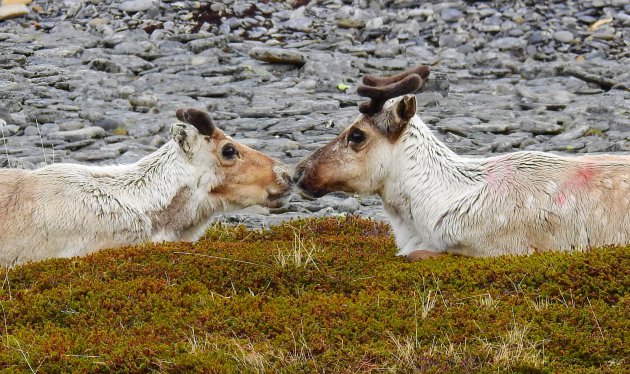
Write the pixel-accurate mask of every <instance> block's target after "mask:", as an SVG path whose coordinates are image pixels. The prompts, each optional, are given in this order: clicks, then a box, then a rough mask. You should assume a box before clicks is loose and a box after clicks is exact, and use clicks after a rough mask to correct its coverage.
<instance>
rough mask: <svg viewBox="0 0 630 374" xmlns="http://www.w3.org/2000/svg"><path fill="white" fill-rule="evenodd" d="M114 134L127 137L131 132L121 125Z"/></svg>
mask: <svg viewBox="0 0 630 374" xmlns="http://www.w3.org/2000/svg"><path fill="white" fill-rule="evenodd" d="M112 134H114V135H122V136H125V135H129V131H127V128H126V127H125V126H124V125H119V126H118V127H116V128H115V129H113V130H112Z"/></svg>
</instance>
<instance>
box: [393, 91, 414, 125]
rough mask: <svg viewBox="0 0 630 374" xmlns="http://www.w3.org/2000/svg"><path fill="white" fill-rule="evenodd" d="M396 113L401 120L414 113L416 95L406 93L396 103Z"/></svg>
mask: <svg viewBox="0 0 630 374" xmlns="http://www.w3.org/2000/svg"><path fill="white" fill-rule="evenodd" d="M396 114H397V115H398V118H400V119H401V120H402V121H405V122H409V120H410V119H411V118H412V117H413V116H415V115H416V97H415V96H414V95H406V96H405V97H403V98H402V100H400V101H399V102H398V103H397V104H396Z"/></svg>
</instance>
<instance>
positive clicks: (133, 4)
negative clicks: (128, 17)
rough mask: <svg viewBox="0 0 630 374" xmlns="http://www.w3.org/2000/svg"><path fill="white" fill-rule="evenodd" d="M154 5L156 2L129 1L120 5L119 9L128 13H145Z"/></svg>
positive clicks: (151, 0) (149, 0) (150, 0)
mask: <svg viewBox="0 0 630 374" xmlns="http://www.w3.org/2000/svg"><path fill="white" fill-rule="evenodd" d="M154 3H155V1H154V0H128V1H123V2H122V3H121V4H120V5H118V9H120V10H122V11H123V12H127V13H136V12H143V11H145V10H149V8H151V7H152V6H153V4H154Z"/></svg>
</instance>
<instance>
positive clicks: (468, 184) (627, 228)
mask: <svg viewBox="0 0 630 374" xmlns="http://www.w3.org/2000/svg"><path fill="white" fill-rule="evenodd" d="M428 75H429V69H428V68H427V67H425V66H420V67H416V68H413V69H410V70H408V71H405V72H403V73H401V74H399V75H396V76H393V77H389V78H379V77H373V76H366V77H365V78H364V79H363V83H364V85H362V86H360V87H359V88H358V89H357V92H358V93H359V95H361V96H365V97H368V98H370V101H369V102H364V103H362V104H361V106H360V111H361V115H360V116H359V117H358V118H357V119H356V120H355V121H354V123H352V124H351V125H350V126H349V127H348V128H347V129H346V130H345V131H343V132H342V133H341V134H340V135H339V136H337V137H336V138H335V139H333V140H332V141H331V142H330V143H329V144H327V145H325V146H323V147H321V148H319V149H318V150H317V151H315V152H314V153H313V154H312V155H310V156H309V157H307V158H306V159H304V160H302V161H301V162H300V163H299V164H298V165H297V168H296V171H295V174H294V176H293V178H294V182H296V183H297V185H298V186H299V187H300V188H301V189H302V190H303V191H305V192H306V193H307V194H310V195H313V196H316V197H319V196H322V195H324V194H326V193H328V192H331V191H345V192H350V193H358V194H361V195H367V194H378V195H379V196H380V197H381V199H382V201H383V206H384V208H385V211H386V213H387V215H388V217H389V220H390V223H391V225H392V228H393V231H394V235H395V237H396V242H397V245H398V248H399V252H398V254H399V255H406V256H407V258H408V259H409V260H416V259H422V258H428V257H436V256H439V255H442V254H445V253H451V254H459V255H465V256H479V257H486V256H497V255H503V254H529V253H532V252H536V251H547V250H560V251H570V250H577V249H586V248H590V247H595V246H602V245H606V244H621V243H628V242H630V156H621V155H618V156H615V155H602V156H594V155H586V156H580V157H565V156H559V155H555V154H550V153H544V152H530V151H521V152H514V153H509V154H504V155H500V156H494V157H488V158H467V157H462V156H459V155H457V154H455V153H454V152H453V151H451V150H450V149H449V148H448V147H446V146H445V145H444V144H443V143H442V142H440V141H439V140H438V139H437V138H436V137H435V136H434V135H433V134H432V133H431V131H430V130H429V128H428V127H427V126H426V125H425V124H424V123H423V122H422V120H421V119H420V118H419V117H418V116H417V115H416V99H415V96H413V95H409V94H411V93H413V92H415V91H416V90H418V89H419V88H420V87H421V86H422V85H423V83H424V81H425V79H426V78H427V76H428Z"/></svg>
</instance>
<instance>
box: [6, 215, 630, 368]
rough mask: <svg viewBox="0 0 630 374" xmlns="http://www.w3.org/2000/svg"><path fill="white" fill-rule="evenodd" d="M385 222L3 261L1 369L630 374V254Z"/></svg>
mask: <svg viewBox="0 0 630 374" xmlns="http://www.w3.org/2000/svg"><path fill="white" fill-rule="evenodd" d="M396 251H397V247H396V243H395V242H394V240H393V239H392V235H391V232H390V228H389V226H388V225H387V224H384V223H379V222H374V221H369V220H363V219H358V218H355V217H346V218H344V217H340V218H327V219H309V220H303V221H293V222H290V223H285V224H283V225H281V226H278V227H274V228H272V229H270V230H265V231H249V230H247V229H245V228H243V227H236V228H232V227H223V226H221V225H218V224H217V225H214V226H211V228H210V229H209V230H208V231H207V233H206V234H205V235H204V236H202V237H201V239H200V240H199V241H198V242H196V243H185V242H180V243H174V242H171V243H163V244H144V245H139V246H134V247H125V248H122V249H113V250H103V251H100V252H97V253H94V254H90V255H88V256H85V257H78V258H70V259H68V258H63V259H49V260H45V261H40V262H36V263H28V264H25V265H21V266H17V267H14V268H10V269H6V268H3V269H2V274H0V275H1V276H2V277H1V278H2V288H1V289H0V306H1V311H2V321H1V322H0V326H1V334H0V347H1V348H0V370H1V371H3V372H8V373H11V372H15V373H23V372H41V373H55V372H73V373H77V372H130V371H132V372H150V371H158V372H204V373H206V372H291V373H295V372H324V371H326V372H347V373H356V372H382V371H385V372H418V371H420V372H433V373H444V372H454V373H458V372H460V373H468V372H472V371H475V372H497V371H498V372H510V371H516V372H597V373H600V372H622V371H624V370H625V369H627V367H628V365H629V364H630V363H629V362H628V357H630V344H629V338H630V337H629V334H630V319H628V315H629V314H630V296H629V292H628V291H629V289H630V251H629V248H628V247H623V246H621V247H605V248H601V249H598V250H596V251H595V250H590V251H575V252H550V253H535V254H533V255H531V256H498V257H491V258H467V257H459V256H450V255H447V256H442V257H440V258H438V259H427V260H426V261H420V262H411V263H410V262H407V261H406V260H404V259H402V258H400V257H396V255H395V254H396Z"/></svg>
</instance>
